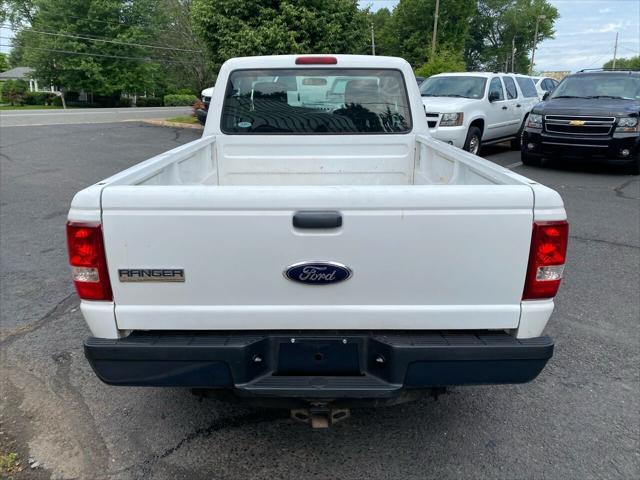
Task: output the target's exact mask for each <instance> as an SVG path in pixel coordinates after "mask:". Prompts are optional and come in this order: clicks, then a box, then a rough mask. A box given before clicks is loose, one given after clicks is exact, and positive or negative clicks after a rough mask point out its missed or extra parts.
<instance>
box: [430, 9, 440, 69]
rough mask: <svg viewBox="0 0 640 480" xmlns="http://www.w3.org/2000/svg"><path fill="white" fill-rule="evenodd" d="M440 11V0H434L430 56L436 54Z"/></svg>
mask: <svg viewBox="0 0 640 480" xmlns="http://www.w3.org/2000/svg"><path fill="white" fill-rule="evenodd" d="M439 13H440V0H436V13H435V15H434V16H433V38H432V39H431V56H432V57H433V56H434V55H435V54H436V40H437V38H438V16H439Z"/></svg>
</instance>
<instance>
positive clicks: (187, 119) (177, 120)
mask: <svg viewBox="0 0 640 480" xmlns="http://www.w3.org/2000/svg"><path fill="white" fill-rule="evenodd" d="M167 122H174V123H191V124H196V123H198V119H197V118H196V117H194V116H192V115H180V116H179V117H171V118H167Z"/></svg>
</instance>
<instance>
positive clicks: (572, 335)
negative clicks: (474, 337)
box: [0, 123, 640, 480]
mask: <svg viewBox="0 0 640 480" xmlns="http://www.w3.org/2000/svg"><path fill="white" fill-rule="evenodd" d="M198 135H199V132H195V131H193V130H179V129H171V128H162V127H152V126H148V125H142V124H138V123H117V124H116V123H114V124H107V125H75V126H66V125H62V126H48V127H37V128H3V129H1V130H0V147H1V149H2V154H1V158H0V162H1V164H0V168H1V169H2V175H1V178H0V182H1V183H0V190H1V193H0V201H1V204H0V245H1V251H0V260H1V263H2V277H1V279H0V287H1V288H0V290H1V292H0V295H1V296H0V302H1V304H2V309H1V310H0V315H1V317H0V318H1V321H2V324H1V329H2V333H1V335H2V336H1V338H2V343H1V344H0V348H1V349H2V356H3V358H2V359H1V363H2V369H3V371H2V373H1V375H0V386H1V389H2V399H1V401H2V410H1V412H2V425H1V427H2V428H1V429H0V430H2V431H3V432H4V435H5V436H4V437H0V444H1V443H2V442H3V441H4V442H5V443H6V442H7V441H12V440H13V441H16V444H15V445H16V446H15V449H17V450H18V452H19V453H20V454H21V456H22V457H23V459H24V458H26V456H28V455H30V456H33V457H34V458H35V459H36V460H38V461H40V462H42V463H43V465H44V467H45V470H40V469H38V470H33V471H30V472H27V473H29V474H30V476H25V477H24V478H32V477H33V476H35V474H36V473H38V474H39V475H41V476H42V478H48V475H49V474H54V476H55V477H56V478H98V479H99V478H107V477H108V478H110V479H122V480H124V479H148V478H151V479H174V478H190V479H193V480H197V479H209V478H216V479H247V478H260V479H262V478H264V479H272V478H283V479H289V478H291V479H298V478H299V479H315V478H321V479H326V478H340V479H362V478H369V479H387V478H388V479H403V480H409V479H424V478H441V479H456V480H457V479H479V478H491V479H509V480H512V479H515V478H547V479H556V478H557V479H564V478H568V479H574V478H575V479H578V478H579V479H605V478H616V479H618V478H621V479H626V478H638V473H639V472H638V469H639V463H640V454H639V452H640V449H639V444H638V432H639V431H640V425H639V422H640V419H639V417H638V411H640V403H639V402H640V378H639V373H640V372H639V369H638V362H639V360H640V359H639V356H638V345H639V344H640V339H639V338H638V318H639V317H640V300H639V299H638V291H640V281H639V280H640V279H639V276H638V272H639V271H640V217H639V201H640V183H639V180H638V177H632V176H629V175H626V174H625V173H624V169H623V168H619V169H618V168H615V169H614V168H609V167H602V166H591V167H585V166H582V165H579V164H578V163H573V164H563V163H557V164H552V165H550V166H549V168H545V169H541V168H530V167H524V166H521V165H518V163H519V162H518V161H519V154H518V152H513V151H510V150H508V149H507V148H506V147H502V146H494V147H488V148H486V149H485V150H484V154H485V156H487V158H488V159H490V160H492V161H495V162H496V163H499V164H501V165H503V166H510V168H512V169H513V170H514V171H516V172H518V173H521V174H523V175H525V176H527V177H530V178H533V179H535V180H538V181H539V182H541V183H543V184H545V185H549V186H550V187H552V188H554V189H556V190H557V191H559V192H560V193H561V194H562V196H563V198H564V201H565V203H566V207H567V211H568V214H569V220H570V222H571V232H570V234H571V238H570V246H569V260H568V264H567V268H566V278H565V280H564V282H563V285H562V287H561V289H560V294H559V296H558V297H557V309H556V312H555V313H554V315H553V317H552V319H551V322H550V324H549V326H548V328H547V330H546V333H547V334H549V335H551V336H553V337H554V338H555V340H556V350H555V355H554V357H553V359H552V360H551V361H550V363H549V365H548V366H547V368H546V369H545V370H544V371H543V372H542V374H541V375H540V377H539V378H538V379H536V380H535V381H534V382H532V383H530V384H525V385H507V386H492V387H467V388H462V387H459V388H455V389H452V390H451V391H450V393H449V394H448V395H444V396H441V397H440V398H439V400H438V401H437V402H436V401H433V400H431V399H428V398H425V399H423V400H419V401H416V402H413V403H408V404H405V405H400V406H396V407H389V408H380V409H356V410H353V412H352V414H353V416H352V418H350V419H349V420H347V421H345V422H343V423H339V424H337V425H335V426H334V427H332V428H331V429H330V430H328V431H312V430H311V429H310V428H309V427H308V426H306V425H303V424H300V423H295V422H292V421H290V420H288V419H287V418H285V417H286V415H287V412H281V411H277V410H276V411H270V410H261V409H254V408H250V407H248V406H244V405H238V404H230V403H223V402H219V401H215V400H210V399H206V400H204V401H202V402H200V401H199V400H198V398H196V397H194V396H192V395H191V394H190V393H189V392H188V391H186V390H183V389H161V388H117V387H110V386H107V385H104V384H102V383H101V382H100V381H99V380H98V379H97V378H96V377H95V375H94V374H93V372H92V371H91V369H90V367H89V365H88V364H87V362H86V360H85V359H84V355H83V351H82V341H83V339H84V338H85V337H86V336H88V335H89V331H88V329H87V327H86V326H85V324H84V321H83V319H82V317H81V315H80V312H79V310H78V300H77V297H76V296H75V293H73V287H72V285H71V280H70V272H69V268H68V266H67V258H66V250H65V248H66V247H65V233H64V224H65V218H66V214H67V210H68V207H69V202H70V201H71V198H72V196H73V194H74V193H75V192H77V191H78V190H80V189H82V188H83V187H85V186H87V185H89V184H92V183H94V182H96V181H98V180H100V179H102V178H104V177H106V176H108V175H110V174H113V173H116V172H118V171H120V170H122V169H124V168H127V167H128V166H130V165H133V164H135V163H137V162H140V161H142V160H144V159H146V158H148V157H150V156H152V155H154V154H157V153H161V152H163V151H165V150H168V149H169V148H172V147H174V146H177V145H179V144H182V143H185V142H188V141H190V140H193V139H195V138H197V136H198ZM205 254H210V255H216V254H217V252H216V250H215V245H212V247H211V251H210V252H208V253H207V252H205ZM12 422H16V423H12ZM27 446H28V448H29V450H28V451H27ZM12 448H13V447H12Z"/></svg>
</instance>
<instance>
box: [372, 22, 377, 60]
mask: <svg viewBox="0 0 640 480" xmlns="http://www.w3.org/2000/svg"><path fill="white" fill-rule="evenodd" d="M371 55H373V56H374V57H375V55H376V36H375V33H373V23H372V24H371Z"/></svg>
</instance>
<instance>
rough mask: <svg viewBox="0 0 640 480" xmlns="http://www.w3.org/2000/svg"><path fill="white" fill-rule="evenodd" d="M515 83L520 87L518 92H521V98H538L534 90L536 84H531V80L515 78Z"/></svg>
mask: <svg viewBox="0 0 640 480" xmlns="http://www.w3.org/2000/svg"><path fill="white" fill-rule="evenodd" d="M516 82H518V85H520V90H522V96H524V97H525V98H532V97H537V96H538V91H537V90H536V84H535V83H533V79H531V78H526V77H516Z"/></svg>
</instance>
